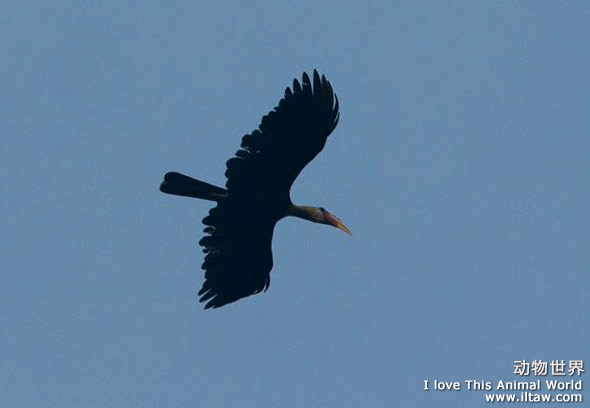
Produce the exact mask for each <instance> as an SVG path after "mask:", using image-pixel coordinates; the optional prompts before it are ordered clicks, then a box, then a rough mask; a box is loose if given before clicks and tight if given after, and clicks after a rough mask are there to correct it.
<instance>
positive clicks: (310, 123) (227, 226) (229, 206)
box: [160, 70, 352, 309]
mask: <svg viewBox="0 0 590 408" xmlns="http://www.w3.org/2000/svg"><path fill="white" fill-rule="evenodd" d="M302 79H303V80H302V83H301V84H300V83H299V81H297V79H294V80H293V89H292V90H291V89H290V88H288V87H287V89H286V90H285V96H284V97H283V98H282V99H281V101H280V102H279V105H278V106H277V107H275V108H274V109H273V111H271V112H270V113H269V114H268V115H266V116H264V117H263V118H262V121H261V123H260V125H259V126H258V129H256V130H255V131H253V132H252V133H250V134H248V135H245V136H244V137H243V138H242V144H241V149H240V150H238V151H237V153H236V155H235V157H233V158H231V159H229V160H228V162H227V170H226V172H225V175H226V177H227V182H226V188H221V187H216V186H213V185H211V184H208V183H205V182H203V181H199V180H195V179H193V178H191V177H188V176H185V175H183V174H180V173H176V172H170V173H167V174H166V175H165V176H164V181H163V182H162V184H161V186H160V190H161V191H162V192H164V193H168V194H174V195H179V196H187V197H194V198H200V199H205V200H211V201H215V202H216V203H217V205H216V206H215V207H214V208H212V209H211V210H210V211H209V215H208V216H206V217H205V218H204V219H203V224H205V225H206V228H205V229H204V230H203V231H204V232H205V234H206V235H205V237H203V238H202V239H201V240H200V241H199V244H200V245H201V246H202V247H203V248H204V249H203V252H205V253H206V254H207V255H206V256H205V261H204V263H203V265H202V269H204V270H205V282H204V283H203V287H202V288H201V290H200V291H199V296H200V297H201V298H200V301H201V302H205V301H208V302H207V303H206V305H205V309H208V308H211V307H214V308H216V307H220V306H223V305H225V304H227V303H231V302H234V301H236V300H238V299H240V298H243V297H246V296H250V295H252V294H255V293H259V292H261V291H263V290H266V289H268V286H269V284H270V271H271V269H272V265H273V261H272V250H271V241H272V235H273V230H274V226H275V224H276V223H277V221H279V220H280V219H281V218H283V217H286V216H289V215H290V216H295V217H299V218H303V219H306V220H309V221H312V222H316V223H320V224H327V225H332V226H334V227H336V228H339V229H341V230H342V231H344V232H346V233H348V234H350V235H352V234H351V232H350V230H349V229H348V228H347V227H346V226H345V225H344V224H343V223H342V221H340V220H339V219H338V217H336V216H335V215H333V214H331V213H329V212H328V211H326V210H325V209H324V208H322V207H309V206H298V205H294V204H293V203H292V202H291V198H290V195H289V190H290V189H291V185H292V184H293V182H294V181H295V179H296V178H297V175H298V174H299V173H300V172H301V170H302V169H303V168H304V167H305V165H306V164H307V163H309V162H310V161H311V160H312V159H313V158H314V157H315V156H316V155H317V154H318V153H319V152H320V151H321V150H322V149H323V147H324V145H325V144H326V139H327V137H328V136H329V135H330V133H332V131H333V130H334V128H335V127H336V125H337V123H338V118H339V113H338V98H337V97H336V95H335V94H334V92H333V91H332V86H331V85H330V82H328V81H327V80H326V77H325V76H323V75H322V76H321V78H320V76H319V74H318V73H317V71H315V70H314V72H313V85H312V82H311V81H310V78H309V76H308V75H307V74H306V73H305V72H304V73H303V77H302Z"/></svg>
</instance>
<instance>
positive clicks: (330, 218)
mask: <svg viewBox="0 0 590 408" xmlns="http://www.w3.org/2000/svg"><path fill="white" fill-rule="evenodd" d="M324 217H326V220H327V221H328V222H329V223H330V225H332V226H334V227H336V228H338V229H339V230H342V231H344V232H346V233H347V234H348V235H350V236H351V237H352V232H350V230H349V229H348V227H347V226H346V225H344V223H343V222H342V221H341V220H340V218H338V217H336V216H335V215H334V214H331V213H329V212H328V211H326V213H325V214H324Z"/></svg>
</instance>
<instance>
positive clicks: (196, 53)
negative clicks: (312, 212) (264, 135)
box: [0, 1, 590, 408]
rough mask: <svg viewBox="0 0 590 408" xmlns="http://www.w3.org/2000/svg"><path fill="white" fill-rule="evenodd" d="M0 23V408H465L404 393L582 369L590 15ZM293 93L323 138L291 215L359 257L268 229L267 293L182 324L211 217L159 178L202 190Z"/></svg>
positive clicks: (547, 9)
mask: <svg viewBox="0 0 590 408" xmlns="http://www.w3.org/2000/svg"><path fill="white" fill-rule="evenodd" d="M0 9H1V12H0V54H1V55H2V57H1V58H0V78H2V79H1V84H0V151H1V157H2V158H1V160H0V244H1V252H0V269H1V273H0V289H1V296H0V406H2V407H62V408H63V407H197V406H201V407H230V406H240V407H305V406H317V407H336V406H338V407H361V406H373V407H426V406H431V407H432V406H447V407H451V406H453V407H474V406H485V405H486V404H485V403H484V402H483V394H482V393H473V392H471V393H470V392H467V391H460V392H455V393H440V392H439V393H435V392H432V391H430V392H426V391H423V380H425V379H431V380H432V379H439V380H446V381H451V380H453V381H455V380H456V381H463V380H466V379H480V380H481V379H483V380H490V381H497V380H499V379H504V380H514V379H521V378H519V377H516V376H514V374H513V372H512V371H513V363H514V361H515V360H521V359H526V360H534V359H542V360H545V361H550V360H553V359H564V360H566V361H567V360H570V359H583V360H586V361H585V362H586V365H588V364H590V347H589V344H590V343H589V337H590V336H589V335H590V313H589V311H590V296H589V292H590V276H589V275H590V270H589V266H590V212H589V209H590V177H589V170H590V96H589V95H590V75H589V73H590V3H588V2H585V1H568V2H558V1H551V2H548V1H529V2H518V1H503V2H502V1H494V2H489V1H444V2H442V1H440V2H417V1H403V2H394V1H382V2H369V3H363V4H362V5H360V3H358V5H351V4H345V3H344V2H340V1H338V2H336V1H333V2H311V1H304V2H301V1H298V2H294V1H293V2H276V1H250V2H229V1H218V2H199V1H167V2H160V1H125V2H120V1H116V2H115V1H103V2H76V1H53V2H45V1H21V2H17V1H12V2H10V1H9V2H5V3H3V5H2V6H1V7H0ZM314 68H317V69H318V70H319V71H320V72H321V73H324V74H326V76H327V77H328V79H329V80H330V81H331V82H332V84H333V86H334V89H335V91H336V93H337V94H338V96H339V99H340V101H341V120H340V124H339V126H338V128H337V129H336V131H335V132H334V133H333V135H332V136H331V137H330V139H329V141H328V144H327V145H326V148H325V149H324V151H323V153H322V154H320V155H319V156H318V157H317V158H316V160H314V161H313V162H312V163H311V165H310V166H309V167H307V168H306V170H305V171H304V173H303V174H302V175H301V176H300V178H299V179H298V181H297V182H296V184H295V186H294V188H293V190H292V196H293V200H294V201H295V202H296V203H299V204H310V205H318V206H324V207H326V208H327V209H328V210H330V211H331V212H334V213H335V214H337V215H338V216H339V217H340V218H342V220H343V221H344V222H345V223H346V224H347V225H348V226H349V227H350V228H351V229H352V231H353V233H354V237H353V238H350V237H348V236H347V235H345V234H343V233H341V232H340V231H338V230H336V229H334V228H329V227H324V226H321V225H316V224H311V223H306V222H304V221H301V220H297V219H287V220H283V221H282V222H280V223H279V225H278V227H277V230H276V232H275V237H274V242H273V250H274V257H275V266H274V270H273V272H272V283H271V287H270V289H269V291H268V292H267V293H265V294H262V295H258V296H254V297H250V298H247V299H244V300H241V301H239V302H238V303H235V304H232V305H229V306H226V307H223V308H221V309H218V310H213V311H211V310H208V311H203V310H202V305H200V304H199V303H198V302H197V296H196V292H197V290H198V289H199V287H200V285H201V283H202V280H203V276H202V272H201V270H200V269H199V267H200V265H201V262H202V256H203V255H202V253H201V251H200V249H199V248H198V246H197V242H198V240H199V239H200V237H201V232H200V231H201V225H200V220H201V219H202V218H203V216H204V215H205V214H206V212H207V210H208V209H209V208H210V204H209V203H207V202H199V201H196V200H190V199H186V198H179V197H172V196H166V195H164V194H161V193H160V192H159V191H158V185H159V183H160V180H161V178H162V176H163V174H164V173H165V172H166V171H170V170H178V171H182V172H184V173H187V174H190V175H193V176H195V177H198V178H201V179H204V180H207V181H209V182H212V183H216V184H219V185H223V184H224V182H225V179H224V175H223V174H224V171H225V161H226V160H227V159H228V158H229V157H230V156H231V155H233V153H234V152H235V151H236V150H237V148H238V146H239V142H240V138H241V136H242V135H243V134H245V133H249V132H251V131H252V130H254V129H255V128H256V127H257V125H258V124H259V121H260V118H261V117H262V115H264V114H266V113H267V112H268V111H269V110H270V109H272V108H273V107H274V106H275V105H276V103H277V102H278V101H279V99H280V97H281V96H282V94H283V91H284V89H285V87H286V86H288V85H290V83H291V81H292V79H293V78H294V77H301V73H302V72H303V71H304V70H306V71H311V70H313V69H314ZM588 368H590V367H588ZM581 378H584V377H581ZM585 393H586V394H585V395H584V396H585V398H586V399H587V400H588V399H590V394H588V392H587V391H585Z"/></svg>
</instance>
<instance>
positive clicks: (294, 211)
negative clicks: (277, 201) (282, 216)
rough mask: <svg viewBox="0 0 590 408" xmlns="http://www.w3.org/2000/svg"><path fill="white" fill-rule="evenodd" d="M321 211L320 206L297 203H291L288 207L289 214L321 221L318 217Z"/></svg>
mask: <svg viewBox="0 0 590 408" xmlns="http://www.w3.org/2000/svg"><path fill="white" fill-rule="evenodd" d="M318 213H320V211H319V208H317V207H310V206H308V205H295V204H291V206H289V208H288V209H287V215H290V216H293V217H297V218H303V219H304V220H308V221H313V222H319V221H320V220H319V219H318V217H319V215H318Z"/></svg>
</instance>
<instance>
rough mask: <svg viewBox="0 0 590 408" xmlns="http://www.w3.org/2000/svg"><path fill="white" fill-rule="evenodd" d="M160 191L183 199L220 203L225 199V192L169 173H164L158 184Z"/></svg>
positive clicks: (222, 189) (190, 178)
mask: <svg viewBox="0 0 590 408" xmlns="http://www.w3.org/2000/svg"><path fill="white" fill-rule="evenodd" d="M160 191H161V192H163V193H166V194H173V195H178V196H184V197H194V198H201V199H203V200H211V201H220V200H222V199H224V198H225V197H227V190H226V189H224V188H221V187H216V186H214V185H212V184H209V183H205V182H204V181H200V180H195V179H194V178H192V177H189V176H185V175H184V174H180V173H176V172H174V171H171V172H170V173H166V175H165V176H164V181H162V184H160Z"/></svg>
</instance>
